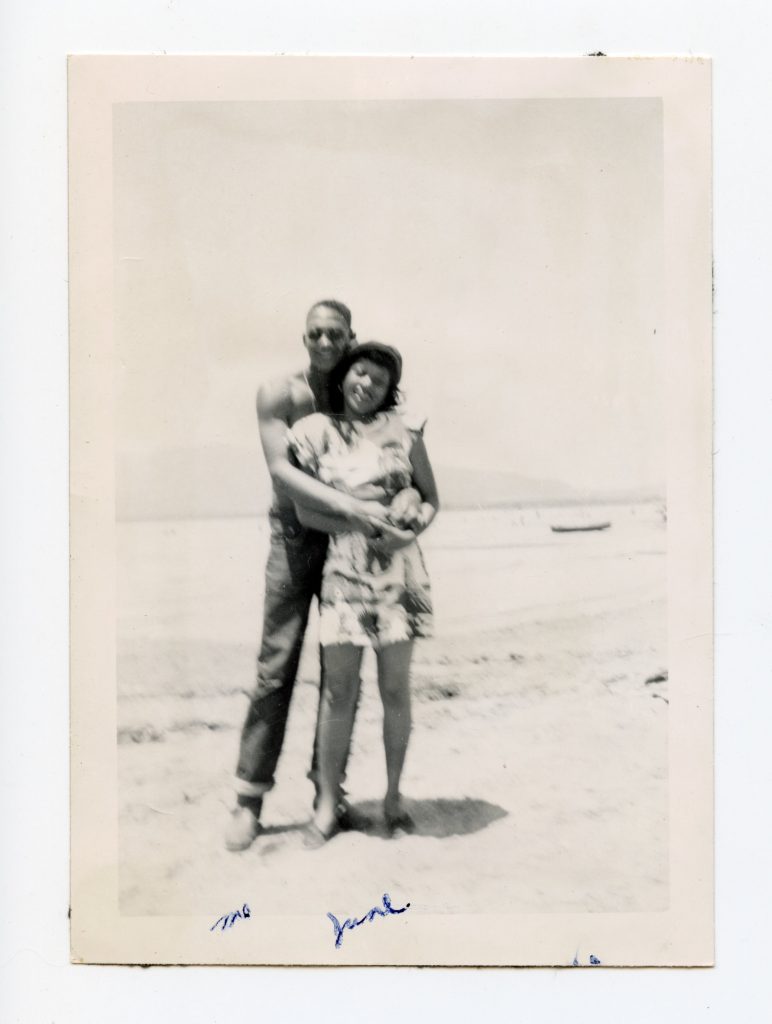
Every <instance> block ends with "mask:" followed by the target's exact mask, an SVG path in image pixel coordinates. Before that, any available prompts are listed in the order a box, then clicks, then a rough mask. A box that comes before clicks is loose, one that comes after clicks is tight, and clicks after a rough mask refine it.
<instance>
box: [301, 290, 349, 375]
mask: <svg viewBox="0 0 772 1024" xmlns="http://www.w3.org/2000/svg"><path fill="white" fill-rule="evenodd" d="M350 343H351V331H350V330H349V327H348V325H347V324H346V321H345V320H344V318H343V317H342V316H341V314H340V313H338V312H337V310H334V309H330V307H329V306H316V307H315V308H314V309H312V310H311V312H310V313H309V314H308V317H307V318H306V333H305V334H304V335H303V344H304V345H305V346H306V348H307V349H308V358H309V361H310V363H311V366H313V367H314V369H316V370H321V371H322V372H323V373H329V372H330V370H333V369H334V368H335V367H336V366H337V364H338V362H339V360H340V358H341V357H342V356H343V355H344V353H346V352H347V351H348V348H349V345H350Z"/></svg>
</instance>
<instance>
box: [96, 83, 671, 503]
mask: <svg viewBox="0 0 772 1024" xmlns="http://www.w3.org/2000/svg"><path fill="white" fill-rule="evenodd" d="M661 140H662V121H661V107H660V103H659V101H658V100H656V99H645V98H642V99H621V100H592V99H590V100H574V99H570V100H569V99H567V100H517V101H516V100H497V101H491V100H481V101H474V100H470V101H456V100H452V101H445V100H441V101H406V102H335V103H331V102H318V103H315V102H267V103H222V104H220V103H163V104H156V103H143V104H125V105H120V106H117V107H116V108H115V185H116V193H115V216H116V223H115V238H116V349H117V354H118V371H117V372H118V379H117V428H118V438H117V447H118V449H119V451H120V450H123V451H132V452H135V453H139V452H141V451H145V450H148V451H149V450H151V449H155V450H157V449H163V448H171V447H179V446H185V447H197V446H200V445H203V444H214V443H217V444H227V445H235V446H244V445H250V444H254V443H255V442H256V424H255V416H254V397H255V391H256V387H257V384H258V383H259V381H261V380H263V379H265V378H267V377H270V376H273V375H276V374H279V373H281V372H282V371H285V370H288V369H292V368H294V367H296V366H299V365H302V364H303V363H304V350H303V348H302V341H301V337H302V331H303V325H304V318H305V313H306V310H307V308H308V306H309V305H310V304H311V303H312V302H314V301H315V300H317V299H320V298H323V297H337V298H340V299H342V300H343V301H345V302H346V303H348V304H349V305H350V306H351V308H352V310H353V312H354V327H355V329H356V331H357V334H358V336H359V337H360V338H361V339H362V340H364V339H366V338H378V339H380V340H383V341H387V342H390V343H392V344H395V345H397V346H398V347H399V348H400V349H401V350H402V352H403V355H404V358H405V378H404V390H405V392H406V394H407V398H408V402H409V405H410V407H411V408H412V409H415V410H416V411H421V412H423V413H425V414H426V415H427V416H428V417H429V421H430V425H429V428H428V430H427V444H428V446H429V451H430V454H431V456H432V458H433V460H434V461H435V462H436V463H438V464H440V463H441V464H445V465H455V466H467V467H477V468H487V469H491V470H493V469H499V470H507V469H510V470H512V471H514V472H517V473H519V474H523V475H526V476H532V477H537V478H551V479H556V480H561V481H564V482H566V483H569V484H572V485H574V486H576V487H581V488H589V489H617V488H631V487H642V488H654V487H661V486H662V485H663V482H664V479H665V424H664V394H663V390H662V361H663V356H664V353H663V346H664V345H665V344H666V343H667V338H666V335H665V332H664V325H663V324H662V322H661V309H662V238H663V223H662V146H661Z"/></svg>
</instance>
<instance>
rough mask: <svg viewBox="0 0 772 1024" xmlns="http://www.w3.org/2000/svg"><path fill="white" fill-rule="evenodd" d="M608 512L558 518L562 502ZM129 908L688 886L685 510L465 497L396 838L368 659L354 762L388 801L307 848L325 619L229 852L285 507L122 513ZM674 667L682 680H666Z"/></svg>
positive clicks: (449, 546)
mask: <svg viewBox="0 0 772 1024" xmlns="http://www.w3.org/2000/svg"><path fill="white" fill-rule="evenodd" d="M599 517H600V518H602V519H607V520H611V522H612V526H611V528H610V529H609V530H607V531H604V532H596V533H566V534H556V533H553V532H552V531H551V530H550V525H551V524H555V523H566V522H568V523H577V522H579V523H580V522H590V521H593V520H595V519H597V518H599ZM117 536H118V743H119V759H118V763H119V809H120V826H119V827H120V857H121V865H120V885H121V895H120V899H121V912H122V913H123V914H129V915H135V914H136V915H144V914H167V915H187V914H193V913H195V914H201V913H203V914H211V915H212V920H213V921H214V920H215V919H216V918H217V917H219V916H220V914H222V913H223V912H224V911H225V910H228V909H231V908H234V907H236V906H240V905H241V904H242V903H243V902H244V901H245V900H246V901H248V902H249V904H250V906H251V907H252V910H253V913H254V912H259V911H262V912H264V913H279V912H281V913H289V914H292V913H301V912H304V911H307V910H308V908H309V907H313V908H314V909H317V908H318V909H320V910H321V911H326V910H333V911H337V910H339V911H341V913H342V914H344V915H345V914H347V913H348V912H349V909H348V908H350V912H352V913H353V912H354V911H355V910H356V909H357V908H359V907H365V908H367V907H368V906H371V905H372V904H373V903H374V902H378V901H379V900H380V895H381V894H382V893H383V892H389V893H390V894H391V895H392V897H393V899H394V901H395V903H396V902H398V901H400V900H403V901H404V900H410V901H411V905H412V907H413V908H414V910H415V912H425V913H453V912H476V913H496V912H506V913H518V912H540V913H549V912H558V911H565V912H571V911H577V912H587V911H590V912H614V911H616V912H620V911H657V910H663V909H665V908H666V907H667V905H668V873H667V872H668V821H667V806H668V800H667V797H668V789H667V787H668V778H667V717H668V692H667V680H666V668H667V661H666V654H667V637H666V529H665V523H664V520H663V516H662V513H661V510H660V509H659V508H658V507H657V506H656V505H654V504H651V505H635V506H631V505H625V506H622V505H620V506H607V507H604V508H603V509H600V510H597V509H589V508H581V509H580V508H570V509H568V508H564V509H547V508H542V509H486V510H475V511H469V510H458V511H446V512H443V513H442V515H441V516H440V517H439V519H438V521H437V523H436V524H435V525H434V526H433V527H432V528H431V530H430V531H429V532H428V533H427V534H426V535H425V537H424V539H423V541H422V546H423V549H424V552H425V556H426V561H427V564H428V567H429V571H430V575H431V579H432V587H433V594H434V602H435V617H436V635H435V637H434V638H433V639H431V640H425V641H421V642H420V643H419V644H418V645H417V647H416V656H415V661H414V672H413V692H414V728H413V734H412V738H411V746H410V750H409V752H408V760H407V765H406V769H405V775H404V786H403V789H404V793H405V795H406V798H407V805H408V808H409V809H410V811H411V813H412V814H413V816H414V818H415V820H416V823H417V826H418V827H417V832H416V834H414V835H410V836H402V837H400V838H396V839H388V838H387V837H386V836H385V834H384V832H383V830H382V828H381V826H380V823H379V821H380V819H379V817H378V815H379V813H380V807H379V799H380V797H382V794H383V789H384V787H385V768H384V763H383V747H382V741H381V736H380V729H381V709H380V702H379V699H378V696H377V689H376V685H375V679H374V676H373V668H374V665H373V661H372V657H371V656H370V657H368V658H367V659H366V663H365V671H364V676H363V692H362V697H361V702H360V708H359V713H358V719H357V724H356V728H355V734H354V741H353V749H352V756H351V760H350V763H349V771H348V779H347V789H348V791H349V793H350V799H351V801H352V802H353V804H354V805H356V806H357V807H359V808H361V809H362V810H364V811H366V812H369V813H370V814H372V816H373V817H374V819H375V821H374V825H373V827H372V828H371V829H370V830H369V831H368V832H367V833H346V834H341V835H339V836H338V837H336V838H335V839H334V840H333V841H332V842H330V843H329V844H328V845H327V846H326V847H324V848H323V849H321V850H318V851H313V852H311V851H308V850H306V849H305V848H304V847H303V841H302V839H303V834H302V830H303V826H304V824H305V823H306V822H307V821H308V818H309V814H310V804H311V798H312V787H311V784H310V783H309V782H307V781H306V780H305V773H306V772H307V770H308V767H309V761H310V753H311V741H312V735H313V729H314V722H315V716H316V707H317V701H318V665H317V652H316V647H315V622H314V621H312V623H311V626H310V629H309V635H308V642H307V644H306V649H305V652H304V656H303V659H302V662H301V668H300V673H299V677H298V682H297V684H296V689H295V695H294V698H293V705H292V711H291V716H290V721H289V726H288V729H287V738H286V742H285V746H284V750H283V753H282V757H281V760H280V763H279V770H278V775H277V782H276V787H275V789H274V790H273V792H272V793H271V794H270V795H269V797H268V798H267V799H266V802H265V807H264V812H263V825H264V831H263V834H262V835H261V836H260V837H259V839H258V840H257V842H256V843H255V845H254V847H253V848H251V849H250V850H248V851H246V852H244V853H241V854H233V853H228V852H226V850H225V849H224V847H223V841H222V840H223V831H224V828H225V824H226V819H227V815H228V810H229V808H230V807H231V806H232V804H233V795H232V792H231V789H230V777H231V774H232V771H233V769H234V766H235V760H236V754H237V746H238V737H239V730H240V728H241V724H242V721H243V718H244V714H245V711H246V706H247V697H246V691H247V690H248V689H249V687H250V686H251V684H252V680H253V675H254V660H255V655H256V652H257V645H258V642H259V633H260V623H261V600H262V586H263V567H264V563H265V557H266V550H267V527H266V522H265V519H263V518H255V519H217V520H186V521H167V522H123V523H119V524H118V530H117ZM663 676H665V678H663Z"/></svg>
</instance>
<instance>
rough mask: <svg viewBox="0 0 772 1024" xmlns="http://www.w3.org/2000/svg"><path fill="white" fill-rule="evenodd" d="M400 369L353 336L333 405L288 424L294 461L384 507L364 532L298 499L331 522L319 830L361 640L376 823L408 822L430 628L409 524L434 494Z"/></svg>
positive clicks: (316, 518)
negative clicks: (369, 658)
mask: <svg viewBox="0 0 772 1024" xmlns="http://www.w3.org/2000/svg"><path fill="white" fill-rule="evenodd" d="M401 373H402V359H401V356H400V355H399V353H398V352H397V350H396V349H394V348H391V347H390V346H388V345H382V344H380V343H379V342H364V343H363V344H360V345H358V346H357V347H356V348H355V349H353V350H352V351H351V352H350V353H349V354H348V355H347V356H346V357H344V359H343V361H342V363H341V366H340V378H339V379H340V380H341V384H340V387H341V390H342V397H343V409H344V412H343V413H342V414H341V415H339V416H332V415H328V414H322V413H313V414H312V415H311V416H307V417H305V418H304V419H302V420H300V421H299V422H298V423H296V424H295V426H294V427H293V428H292V430H291V431H290V432H289V435H288V439H289V447H290V451H291V452H292V453H293V455H294V457H295V459H296V460H297V463H298V465H299V466H300V467H301V468H302V469H304V470H305V471H306V472H308V473H309V474H311V475H312V476H314V477H315V478H316V479H318V480H320V481H321V482H322V483H326V484H329V485H330V486H333V487H336V488H338V489H341V490H345V491H346V492H348V493H349V494H351V495H353V496H355V497H357V498H361V499H370V500H373V499H374V500H377V501H381V502H382V503H383V504H385V505H389V506H390V507H391V512H390V521H391V525H386V526H384V527H383V528H382V529H379V530H378V531H377V532H375V533H372V534H371V535H369V536H367V535H365V534H364V533H362V532H355V531H353V530H352V529H351V528H350V527H349V526H348V525H347V524H346V523H345V522H343V521H338V520H336V519H334V518H332V517H328V516H324V515H320V514H319V513H316V512H311V511H308V510H304V509H302V508H300V507H299V508H298V516H299V517H300V518H301V521H302V522H304V524H305V525H306V526H310V527H313V528H316V529H322V530H325V531H326V532H328V533H330V534H331V538H330V545H329V549H328V554H327V559H326V562H325V566H324V574H323V579H322V593H321V600H320V606H319V607H320V625H319V633H320V642H321V645H322V661H323V668H324V673H323V678H324V685H323V690H322V696H321V700H322V706H321V710H320V715H319V730H318V736H317V744H318V748H317V753H318V761H319V776H320V778H319V788H320V793H319V799H318V801H317V805H316V812H315V817H314V821H313V825H312V839H316V840H317V841H318V842H322V841H324V840H326V839H329V838H330V837H331V836H332V835H334V834H335V832H336V831H337V817H336V806H337V804H338V800H339V797H340V779H341V775H342V771H343V765H344V761H345V752H346V751H347V750H348V747H349V743H350V739H351V731H352V729H353V725H354V715H355V712H356V706H357V696H358V690H359V678H360V666H361V662H362V655H363V652H364V649H365V647H373V648H374V649H375V652H376V658H377V663H378V687H379V690H380V695H381V700H382V702H383V739H384V746H385V749H386V776H387V789H386V796H385V800H384V817H385V821H386V826H387V828H388V830H389V831H390V832H392V833H393V832H394V831H396V830H397V829H402V830H405V831H410V830H411V829H412V827H413V822H412V821H411V819H410V818H409V816H408V815H407V814H406V813H405V811H404V809H403V807H402V805H401V801H400V791H399V783H400V777H401V775H402V767H403V765H404V761H405V754H406V751H407V745H408V739H409V736H410V726H411V717H410V660H411V657H412V653H413V641H414V639H415V637H417V636H428V635H430V632H431V618H432V607H431V599H430V593H429V578H428V576H427V573H426V568H425V566H424V561H423V557H422V555H421V551H420V548H419V547H418V544H417V542H416V536H417V534H418V533H420V532H422V531H423V530H425V529H426V527H427V526H428V525H429V524H430V523H431V521H432V520H433V519H434V516H435V515H436V513H437V509H438V507H439V501H438V498H437V489H436V485H435V482H434V476H433V473H432V469H431V464H430V462H429V458H428V455H427V453H426V448H425V446H424V441H423V436H422V435H423V425H421V426H415V425H411V424H410V423H409V422H408V421H407V418H406V417H405V416H403V414H402V413H401V412H400V411H398V410H397V409H396V404H397V400H398V396H399V392H398V384H399V380H400V377H401Z"/></svg>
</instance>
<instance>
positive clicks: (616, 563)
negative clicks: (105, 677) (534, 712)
mask: <svg viewBox="0 0 772 1024" xmlns="http://www.w3.org/2000/svg"><path fill="white" fill-rule="evenodd" d="M608 520H610V521H611V522H612V526H611V528H610V529H609V530H607V531H604V532H602V533H569V534H555V533H552V531H551V530H550V525H551V524H568V525H576V524H581V523H590V522H597V521H608ZM267 544H268V523H267V519H266V517H264V516H262V517H254V518H248V519H246V518H244V519H242V518H237V519H205V520H174V521H172V520H169V521H141V522H121V523H119V524H118V526H117V563H118V595H117V596H118V636H119V640H120V639H123V640H125V639H130V638H132V637H134V638H139V637H145V638H175V639H178V640H185V639H196V640H205V639H209V640H215V641H217V642H220V643H248V642H253V641H254V638H255V635H256V633H258V632H259V625H260V621H261V603H262V590H263V571H264V567H265V560H266V556H267ZM421 546H422V548H423V550H424V554H425V558H426V562H427V566H428V568H429V573H430V576H431V579H432V588H433V593H434V602H435V613H436V629H437V633H438V635H442V634H443V633H447V634H450V633H452V632H454V631H458V630H464V631H466V630H472V629H478V628H480V626H481V624H482V625H483V626H484V627H485V628H497V627H498V626H502V627H504V626H506V625H507V624H508V622H510V621H512V619H513V617H515V616H517V617H518V619H519V620H522V618H523V616H528V615H529V614H532V615H536V614H539V613H540V610H543V609H544V608H549V607H552V606H554V605H556V604H560V603H564V604H565V603H570V602H577V601H581V602H592V601H600V600H608V597H609V596H610V595H614V594H616V595H618V596H619V598H620V599H623V597H624V595H625V594H640V593H641V591H642V590H646V589H650V590H651V591H652V593H657V594H659V595H661V594H662V593H663V592H664V585H665V568H666V567H665V550H666V526H665V523H664V518H663V515H662V513H661V510H660V507H658V506H656V505H626V506H603V507H594V508H593V507H589V506H586V507H571V508H565V507H563V508H530V509H481V510H467V509H464V510H450V511H443V512H442V514H441V515H440V516H439V517H438V518H437V520H436V522H435V523H434V524H433V525H432V527H431V528H430V529H429V530H428V531H427V532H426V533H425V534H424V536H423V537H422V538H421Z"/></svg>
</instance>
